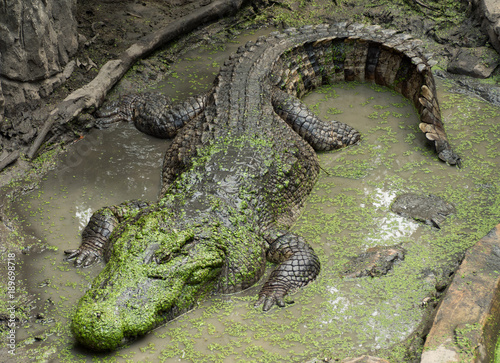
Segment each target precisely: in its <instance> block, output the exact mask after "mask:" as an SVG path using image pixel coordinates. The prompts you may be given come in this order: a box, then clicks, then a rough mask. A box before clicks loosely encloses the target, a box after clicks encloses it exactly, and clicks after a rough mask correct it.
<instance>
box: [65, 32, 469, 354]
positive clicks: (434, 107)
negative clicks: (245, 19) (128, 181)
mask: <svg viewBox="0 0 500 363" xmlns="http://www.w3.org/2000/svg"><path fill="white" fill-rule="evenodd" d="M354 80H357V81H367V82H376V83H377V84H380V85H384V86H388V87H391V88H393V89H395V90H397V91H399V92H401V93H402V94H403V95H404V96H405V97H407V98H409V99H410V100H411V101H412V102H413V104H414V105H415V108H416V110H417V112H418V114H419V115H420V119H421V122H422V123H421V124H420V129H421V130H422V131H423V132H425V134H426V136H427V138H428V139H429V140H432V141H434V145H435V148H436V150H437V153H438V156H439V158H440V159H442V160H444V161H445V162H447V163H449V164H458V163H459V162H460V158H459V157H458V156H457V155H456V154H455V153H454V152H453V151H452V149H451V147H450V145H449V143H448V141H447V138H446V134H445V132H444V128H443V124H442V122H441V114H440V111H439V106H438V101H437V98H436V96H435V95H436V88H435V84H434V79H433V76H432V73H431V69H430V66H429V65H428V63H427V60H426V57H424V55H423V54H422V48H421V42H420V41H418V40H414V39H412V38H411V37H410V36H408V35H404V34H400V33H398V32H396V31H392V30H384V29H381V28H380V27H377V26H362V25H358V24H347V23H341V24H334V25H319V26H315V27H313V26H308V27H303V28H301V29H298V30H297V29H288V30H285V31H284V32H282V33H273V34H271V35H270V36H268V37H261V38H259V39H258V40H257V41H256V42H249V43H247V44H246V45H245V46H244V47H241V48H240V49H239V50H238V52H237V54H234V55H232V56H231V57H230V58H229V60H228V61H226V63H225V64H224V66H223V67H221V70H220V73H219V75H218V76H217V78H216V80H215V83H214V86H213V88H212V90H211V91H210V92H208V93H207V94H206V95H204V96H200V97H192V98H189V99H188V100H186V101H185V102H183V103H181V104H178V105H173V104H171V102H170V101H169V99H168V98H167V97H165V96H161V95H158V94H146V95H135V96H126V97H125V98H124V99H122V100H121V101H120V102H118V103H116V104H115V105H114V106H112V107H109V108H108V109H105V110H104V111H101V113H100V116H102V118H101V119H100V122H101V123H102V124H108V123H111V122H115V121H119V120H130V121H133V122H134V123H135V125H136V127H137V128H138V129H139V130H141V131H143V132H146V133H148V134H151V135H154V136H158V137H175V138H174V140H173V143H172V145H171V147H170V148H169V150H168V151H167V153H166V156H165V160H164V165H163V185H162V189H161V193H160V197H159V200H158V201H157V202H155V203H146V202H139V201H131V202H125V203H122V204H120V205H117V206H112V207H105V208H102V209H100V210H98V211H97V212H95V213H94V214H93V216H92V217H91V219H90V222H89V224H88V225H87V226H86V227H85V229H84V231H83V233H82V243H81V246H80V247H79V248H78V249H76V250H70V251H66V253H67V254H68V259H73V258H75V259H76V261H75V264H76V265H77V266H89V265H91V264H93V263H94V262H95V261H97V260H99V259H101V258H103V259H104V260H105V261H106V266H105V267H104V269H103V271H102V272H101V273H100V274H99V276H98V277H97V278H96V279H95V281H94V282H93V284H92V287H91V288H90V289H89V290H88V291H87V292H86V293H85V295H84V296H83V297H82V298H81V300H80V301H79V303H78V307H77V310H76V313H75V314H74V316H73V319H72V331H73V333H74V335H75V337H76V340H77V341H78V342H80V343H82V344H83V345H85V346H87V347H89V348H92V349H97V350H105V349H114V348H116V347H117V346H118V345H120V344H121V343H122V342H124V341H126V340H129V339H131V338H134V337H136V336H138V335H141V334H144V333H146V332H148V331H150V330H151V329H153V328H154V327H155V326H157V325H158V324H160V323H162V322H165V321H167V320H169V319H172V318H174V317H176V316H178V315H179V314H181V313H182V312H184V311H187V310H188V309H191V308H192V307H193V306H194V305H195V304H196V302H197V301H198V300H199V299H201V298H203V297H206V296H207V295H209V294H211V293H213V292H217V293H223V294H227V293H233V292H237V291H240V290H243V289H246V288H248V287H250V286H252V285H253V284H255V283H256V282H257V281H258V280H259V279H260V278H261V276H262V275H263V273H264V269H265V265H266V260H267V261H271V262H274V263H276V264H278V265H277V267H276V268H275V269H274V271H273V272H272V273H271V275H270V277H269V279H268V280H267V282H265V283H264V284H263V287H262V288H261V290H260V293H259V297H258V300H257V303H256V305H263V309H264V310H268V309H270V308H271V307H272V306H273V305H278V306H284V304H285V303H284V297H285V296H286V295H287V294H289V293H290V292H291V291H293V290H295V289H297V288H299V287H302V286H305V285H306V284H308V283H309V282H311V281H312V280H314V279H315V277H316V276H317V274H318V273H319V270H320V263H319V260H318V257H317V256H316V255H315V253H314V251H313V249H312V248H311V247H310V246H309V245H308V243H307V242H306V241H305V240H304V239H303V238H302V237H300V236H298V235H296V234H294V233H291V232H289V231H288V229H289V227H290V225H291V224H292V223H293V221H294V220H295V218H296V217H297V215H298V213H299V210H300V209H301V207H302V205H303V203H304V200H305V198H306V197H307V195H308V194H309V192H310V191H311V188H312V187H313V185H314V183H315V181H316V177H317V175H318V172H319V164H318V159H317V155H316V153H315V150H332V149H336V148H339V147H343V146H347V145H351V144H356V143H358V141H359V139H360V134H359V133H358V132H357V131H356V130H354V129H353V128H351V127H349V126H347V125H345V124H343V123H340V122H336V121H333V122H325V121H322V120H320V119H319V118H317V117H316V116H315V115H314V114H313V113H312V112H311V111H309V110H308V109H307V108H306V107H305V106H304V105H303V104H302V103H301V102H300V100H299V99H298V97H300V96H301V95H303V94H304V93H306V92H309V91H311V90H312V89H314V88H315V87H318V86H321V85H323V84H326V83H334V82H338V81H354Z"/></svg>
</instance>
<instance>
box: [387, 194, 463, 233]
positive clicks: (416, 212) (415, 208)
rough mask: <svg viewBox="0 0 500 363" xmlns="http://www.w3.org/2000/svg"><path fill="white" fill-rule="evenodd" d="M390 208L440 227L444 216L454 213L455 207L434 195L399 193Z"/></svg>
mask: <svg viewBox="0 0 500 363" xmlns="http://www.w3.org/2000/svg"><path fill="white" fill-rule="evenodd" d="M391 210H392V211H393V212H394V213H397V214H399V215H401V216H403V217H406V218H412V219H415V220H417V221H420V222H424V223H425V224H428V225H430V226H433V227H436V228H440V225H441V224H442V223H443V222H444V220H445V218H446V217H447V216H449V215H450V214H453V213H455V211H456V210H455V207H454V206H453V205H452V204H451V203H448V202H447V201H445V200H444V199H442V198H439V197H437V196H435V195H418V194H414V193H406V194H401V195H399V196H397V197H396V199H395V200H394V203H392V205H391Z"/></svg>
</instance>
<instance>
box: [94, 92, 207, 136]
mask: <svg viewBox="0 0 500 363" xmlns="http://www.w3.org/2000/svg"><path fill="white" fill-rule="evenodd" d="M206 100H207V97H206V96H204V95H203V96H197V97H189V98H188V99H186V100H185V101H184V102H180V103H177V104H172V101H171V100H170V98H169V97H168V96H165V95H162V94H160V93H144V94H133V95H127V96H124V97H123V98H122V99H121V100H120V101H118V102H113V103H112V104H111V105H109V106H108V107H105V108H103V109H102V110H99V111H97V116H98V117H99V118H98V120H97V125H98V126H106V125H109V124H111V123H115V122H119V121H129V122H133V123H134V125H135V127H136V128H137V129H138V130H139V131H141V132H144V133H145V134H148V135H151V136H155V137H159V138H167V139H171V138H173V137H174V136H175V135H176V134H177V131H178V130H179V129H181V128H182V127H183V126H184V125H185V124H186V123H188V122H189V121H191V120H192V119H194V118H195V117H196V116H197V115H199V114H200V113H201V112H202V111H203V110H204V108H205V104H206Z"/></svg>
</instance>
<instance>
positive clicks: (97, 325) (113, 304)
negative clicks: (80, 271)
mask: <svg viewBox="0 0 500 363" xmlns="http://www.w3.org/2000/svg"><path fill="white" fill-rule="evenodd" d="M142 230H143V229H137V228H136V227H131V228H129V229H128V230H126V231H125V232H124V233H121V234H120V236H119V237H118V239H117V241H116V242H115V243H114V245H113V251H112V253H111V256H110V259H109V261H108V263H107V264H106V266H105V268H104V269H103V271H101V273H100V274H99V276H98V277H97V278H96V279H95V280H94V282H93V284H92V287H91V288H90V290H89V291H87V292H86V294H85V295H84V296H83V297H82V298H81V299H80V301H79V303H78V306H77V310H76V312H75V314H74V316H73V319H72V322H71V329H72V331H73V334H74V336H75V338H76V340H77V341H78V342H79V343H80V344H82V345H84V346H86V347H88V348H90V349H93V350H111V349H115V348H116V347H118V346H119V345H121V344H123V343H124V342H126V341H128V340H131V339H133V338H134V337H136V336H139V335H142V334H145V333H146V332H148V331H150V330H152V329H153V328H155V327H156V326H157V325H159V324H160V323H162V322H164V321H166V320H170V319H172V318H174V317H176V316H178V315H179V314H181V313H182V312H184V311H186V310H189V309H190V308H191V307H192V306H193V305H194V303H195V302H196V300H198V298H199V297H200V296H199V295H200V294H203V293H204V292H205V291H207V289H209V288H210V287H212V286H213V284H214V283H215V281H216V278H217V276H218V275H219V274H220V269H221V266H222V264H223V262H224V255H223V252H222V251H221V250H220V249H219V248H217V247H214V244H213V243H207V239H206V238H205V237H199V236H195V233H194V232H193V231H192V230H184V231H180V232H178V231H175V230H174V231H171V232H168V233H151V234H150V235H148V236H145V235H143V234H142V233H141V232H140V231H142ZM148 230H150V231H158V229H148Z"/></svg>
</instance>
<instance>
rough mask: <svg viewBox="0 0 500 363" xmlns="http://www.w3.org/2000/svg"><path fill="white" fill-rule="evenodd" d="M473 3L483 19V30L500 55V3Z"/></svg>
mask: <svg viewBox="0 0 500 363" xmlns="http://www.w3.org/2000/svg"><path fill="white" fill-rule="evenodd" d="M472 3H473V4H474V7H475V8H476V11H477V14H478V16H479V17H480V18H481V19H482V24H481V28H482V29H483V31H484V32H485V33H486V34H488V37H489V39H490V43H491V44H492V45H493V47H494V48H495V49H496V50H497V51H498V52H499V53H500V1H499V0H472Z"/></svg>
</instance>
